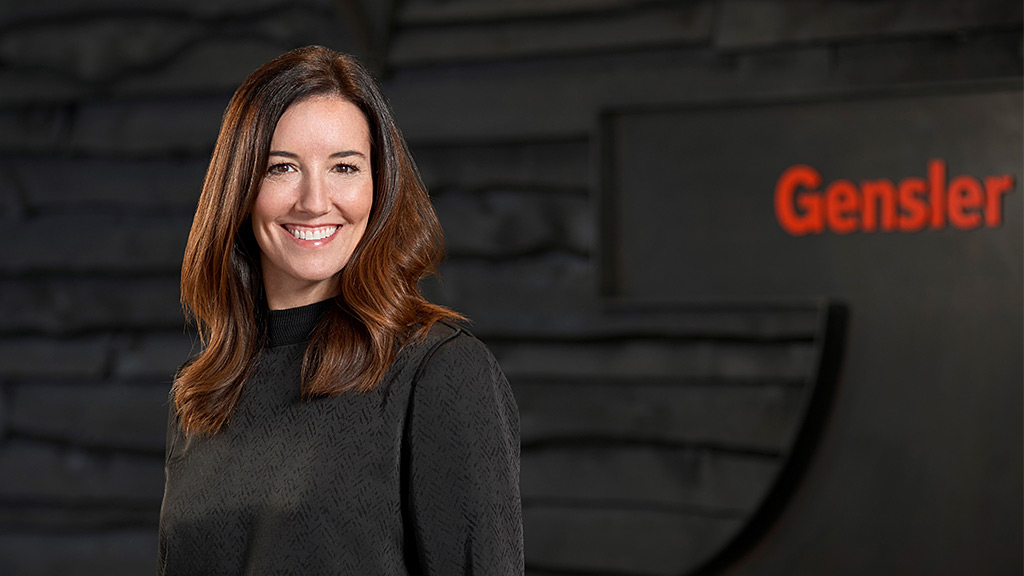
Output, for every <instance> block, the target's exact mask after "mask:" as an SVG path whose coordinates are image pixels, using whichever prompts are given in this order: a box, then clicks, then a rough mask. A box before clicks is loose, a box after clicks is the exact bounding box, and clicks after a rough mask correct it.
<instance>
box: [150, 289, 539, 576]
mask: <svg viewBox="0 0 1024 576" xmlns="http://www.w3.org/2000/svg"><path fill="white" fill-rule="evenodd" d="M329 305H330V304H329V303H328V302H322V303H318V304H313V305H311V306H304V307H301V308H295V309H291V310H283V311H273V312H271V313H270V314H269V326H268V327H269V331H268V337H269V345H268V346H267V347H266V348H265V349H264V350H263V351H262V352H261V353H260V357H259V364H258V368H257V370H256V373H255V374H254V375H253V377H252V378H251V379H250V380H249V381H248V382H246V384H245V388H244V390H243V392H242V396H241V399H240V400H239V403H238V406H237V407H236V408H235V411H234V413H233V414H232V416H231V419H230V420H229V422H228V423H227V424H226V425H225V426H224V428H223V429H222V430H221V431H220V432H218V433H217V434H216V435H213V436H184V435H183V434H182V433H181V431H180V429H179V427H178V423H177V421H176V419H175V417H174V411H173V409H172V410H171V416H170V419H169V423H168V433H167V466H166V486H165V489H164V500H163V506H162V508H161V511H160V555H159V560H160V566H159V573H160V574H166V575H169V576H171V575H173V576H178V575H191V574H231V575H234V574H303V575H315V574H351V575H360V576H362V575H366V576H369V575H376V574H382V575H383V574H387V575H401V574H437V575H458V574H474V575H477V576H481V575H489V574H495V575H498V574H500V575H507V574H522V572H523V548H522V512H521V506H520V501H519V416H518V413H517V411H516V405H515V401H514V399H513V398H512V393H511V390H510V388H509V385H508V382H507V381H506V380H505V377H504V376H503V375H502V373H501V370H500V369H499V368H498V365H497V363H496V362H495V360H494V358H493V356H491V354H490V352H489V351H488V350H487V349H486V348H485V347H484V345H483V344H482V343H481V342H480V341H479V340H477V339H476V338H474V337H473V336H471V335H470V334H468V333H467V332H465V331H463V330H462V329H460V328H457V327H453V326H451V325H448V324H445V323H438V324H436V325H435V326H434V327H433V328H432V329H431V330H430V333H429V335H428V336H427V338H426V339H425V340H424V341H422V342H416V343H413V344H409V345H407V346H405V347H404V348H403V349H402V350H401V352H400V353H399V354H398V357H397V358H396V359H395V361H394V363H393V364H392V366H391V368H390V369H389V371H388V373H387V375H386V376H385V377H384V379H383V381H382V382H381V384H380V385H379V386H378V387H377V388H376V389H374V390H373V391H372V392H368V393H356V392H352V393H345V394H342V395H340V396H336V397H332V398H317V399H314V400H302V399H300V396H299V370H300V367H301V362H302V356H303V353H304V352H305V349H306V344H307V342H308V338H309V335H310V333H311V331H312V329H313V328H314V327H315V326H316V323H317V322H318V321H319V318H320V317H321V315H322V314H323V312H324V311H325V310H326V309H327V306H329Z"/></svg>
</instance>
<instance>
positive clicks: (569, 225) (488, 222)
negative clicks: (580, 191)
mask: <svg viewBox="0 0 1024 576" xmlns="http://www.w3.org/2000/svg"><path fill="white" fill-rule="evenodd" d="M434 206H435V208H436V209H437V213H438V217H439V218H440V220H441V224H442V226H443V227H444V229H445V232H446V234H445V242H446V245H447V248H448V252H449V254H451V255H453V256H459V255H469V256H515V255H521V254H530V253H537V252H544V251H558V250H566V251H570V252H575V253H580V254H587V253H589V252H590V251H591V249H592V246H593V242H594V232H593V225H592V222H593V218H592V216H591V214H590V209H589V202H588V200H587V198H586V197H585V196H580V195H574V194H557V193H543V192H540V193H537V192H534V193H527V192H515V191H509V192H503V191H490V192H487V193H482V194H444V195H441V196H438V197H436V198H435V199H434Z"/></svg>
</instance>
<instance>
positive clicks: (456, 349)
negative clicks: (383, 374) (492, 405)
mask: <svg viewBox="0 0 1024 576" xmlns="http://www.w3.org/2000/svg"><path fill="white" fill-rule="evenodd" d="M398 363H400V364H402V365H403V367H405V368H407V369H408V368H411V369H412V370H411V372H412V374H411V376H412V380H413V381H414V382H420V381H424V380H426V381H437V380H438V379H441V380H443V381H445V382H447V383H448V384H456V385H457V384H458V383H457V381H458V380H464V379H470V380H481V379H482V380H487V381H498V380H500V381H503V380H504V379H505V377H504V375H503V374H502V372H501V368H500V367H499V365H498V362H497V360H496V359H495V358H494V355H493V354H491V351H490V350H489V349H488V348H487V346H486V345H485V344H484V343H483V342H481V341H480V340H479V339H478V338H477V337H476V336H474V335H473V334H472V333H470V332H469V330H467V329H466V328H465V327H464V326H461V325H459V324H455V323H450V322H447V321H439V322H436V323H434V325H433V326H431V327H430V330H429V331H428V332H427V334H426V336H425V337H423V338H422V339H419V340H416V341H414V342H412V343H411V344H409V345H407V346H406V347H405V348H404V349H403V350H402V352H401V353H400V354H399V357H398ZM421 385H422V382H421Z"/></svg>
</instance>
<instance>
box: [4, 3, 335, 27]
mask: <svg viewBox="0 0 1024 576" xmlns="http://www.w3.org/2000/svg"><path fill="white" fill-rule="evenodd" d="M328 2H329V0H296V1H294V2H289V3H288V4H292V5H294V4H302V5H308V6H324V5H328V4H327V3H328ZM281 5H282V2H281V0H207V1H205V2H194V1H193V0H165V1H164V2H161V3H160V4H159V6H158V7H150V6H146V7H144V8H140V6H139V3H138V2H136V1H135V0H91V1H90V2H81V1H80V0H51V1H50V2H45V3H31V2H21V3H10V4H5V5H4V6H3V8H2V10H0V25H13V24H24V23H26V21H29V22H31V21H39V20H43V21H45V20H50V19H88V18H95V17H97V16H100V15H105V14H109V13H111V12H115V13H128V14H139V13H141V14H152V15H156V16H162V17H165V18H169V19H180V18H183V17H195V18H215V17H229V16H242V15H245V14H249V13H252V12H259V11H267V10H269V9H272V8H276V7H280V6H281Z"/></svg>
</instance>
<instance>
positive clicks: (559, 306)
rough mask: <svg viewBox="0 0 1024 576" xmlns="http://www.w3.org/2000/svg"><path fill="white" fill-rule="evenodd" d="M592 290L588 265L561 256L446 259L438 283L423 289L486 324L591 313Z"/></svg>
mask: <svg viewBox="0 0 1024 576" xmlns="http://www.w3.org/2000/svg"><path fill="white" fill-rule="evenodd" d="M596 286H597V284H596V279H595V278H594V271H593V267H592V265H591V264H590V263H589V262H588V261H587V260H586V259H583V258H579V257H575V256H569V255H565V254H547V255H540V256H533V257H528V258H519V259H511V260H504V261H488V260H483V259H466V258H451V259H449V260H448V261H447V262H446V263H445V264H444V265H443V266H442V268H441V280H440V281H439V280H438V279H436V278H431V279H429V280H427V281H425V282H424V284H423V288H424V293H425V294H426V295H427V296H428V298H430V299H431V300H432V301H435V302H438V303H440V304H444V305H447V306H451V307H453V308H455V309H456V310H458V311H460V312H463V313H465V314H467V315H468V316H469V317H470V318H472V319H479V320H480V321H482V322H486V323H488V324H491V323H494V324H500V323H503V322H505V321H506V318H507V317H508V316H513V315H516V314H521V313H525V314H535V315H540V314H544V313H556V314H557V313H566V312H570V311H584V310H589V311H596V310H597V309H598V308H597V298H596V296H595V294H596Z"/></svg>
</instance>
